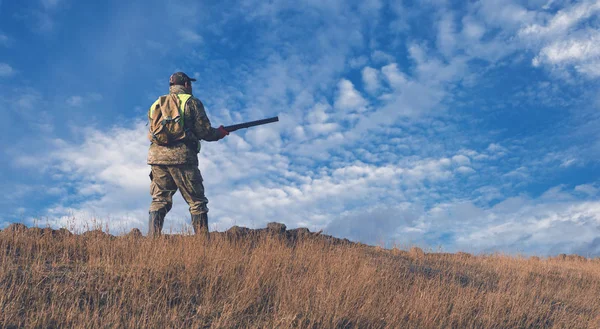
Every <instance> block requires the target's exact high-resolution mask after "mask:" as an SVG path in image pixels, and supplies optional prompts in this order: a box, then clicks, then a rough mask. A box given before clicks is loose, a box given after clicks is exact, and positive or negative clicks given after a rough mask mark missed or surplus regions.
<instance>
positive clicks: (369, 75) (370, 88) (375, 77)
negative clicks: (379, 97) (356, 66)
mask: <svg viewBox="0 0 600 329" xmlns="http://www.w3.org/2000/svg"><path fill="white" fill-rule="evenodd" d="M362 80H363V83H364V84H365V90H366V91H367V92H369V93H370V94H372V95H373V94H376V93H377V91H379V88H381V84H380V82H379V71H377V70H376V69H374V68H371V67H368V66H367V67H365V68H364V69H363V70H362Z"/></svg>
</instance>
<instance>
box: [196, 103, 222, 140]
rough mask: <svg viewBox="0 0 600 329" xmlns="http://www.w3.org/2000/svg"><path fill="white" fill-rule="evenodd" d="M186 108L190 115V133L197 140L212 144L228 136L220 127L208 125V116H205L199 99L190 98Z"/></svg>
mask: <svg viewBox="0 0 600 329" xmlns="http://www.w3.org/2000/svg"><path fill="white" fill-rule="evenodd" d="M187 106H188V108H189V110H190V114H192V132H193V133H194V135H196V137H197V138H198V139H202V140H205V141H208V142H214V141H218V140H219V139H221V138H223V137H225V136H227V135H228V134H229V133H228V132H227V131H225V130H224V129H222V127H219V128H213V127H212V126H211V125H210V120H209V119H208V116H206V111H205V110H204V105H203V104H202V102H201V101H200V100H199V99H197V98H195V97H192V98H190V100H189V101H188V104H187Z"/></svg>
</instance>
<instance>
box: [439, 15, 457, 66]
mask: <svg viewBox="0 0 600 329" xmlns="http://www.w3.org/2000/svg"><path fill="white" fill-rule="evenodd" d="M455 30H456V28H455V26H454V16H453V15H451V14H446V15H444V16H443V17H442V19H441V20H440V21H439V22H438V36H437V47H438V50H439V51H440V52H441V53H442V54H443V55H444V56H445V57H451V56H452V55H453V54H454V49H455V46H456V42H457V41H456V36H455V33H456V32H455Z"/></svg>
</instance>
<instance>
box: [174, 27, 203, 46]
mask: <svg viewBox="0 0 600 329" xmlns="http://www.w3.org/2000/svg"><path fill="white" fill-rule="evenodd" d="M179 36H180V37H181V40H182V41H184V42H189V43H202V42H203V38H202V36H201V35H199V34H198V33H196V32H194V31H193V30H191V29H187V28H186V29H181V30H179Z"/></svg>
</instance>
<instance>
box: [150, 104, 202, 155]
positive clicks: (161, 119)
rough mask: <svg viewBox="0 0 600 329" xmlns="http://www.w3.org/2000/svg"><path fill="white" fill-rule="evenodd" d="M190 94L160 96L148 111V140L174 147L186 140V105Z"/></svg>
mask: <svg viewBox="0 0 600 329" xmlns="http://www.w3.org/2000/svg"><path fill="white" fill-rule="evenodd" d="M191 97H192V95H190V94H169V95H164V96H160V97H159V98H158V99H157V100H156V102H154V104H152V106H151V107H150V110H149V111H148V124H149V126H150V129H149V131H148V139H149V140H150V142H152V143H155V144H158V145H173V144H175V143H177V142H180V141H183V140H184V139H185V132H186V131H185V128H184V121H183V118H184V114H185V104H186V103H187V101H188V100H189V99H190V98H191Z"/></svg>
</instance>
